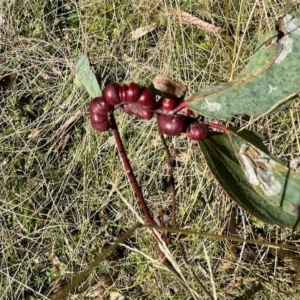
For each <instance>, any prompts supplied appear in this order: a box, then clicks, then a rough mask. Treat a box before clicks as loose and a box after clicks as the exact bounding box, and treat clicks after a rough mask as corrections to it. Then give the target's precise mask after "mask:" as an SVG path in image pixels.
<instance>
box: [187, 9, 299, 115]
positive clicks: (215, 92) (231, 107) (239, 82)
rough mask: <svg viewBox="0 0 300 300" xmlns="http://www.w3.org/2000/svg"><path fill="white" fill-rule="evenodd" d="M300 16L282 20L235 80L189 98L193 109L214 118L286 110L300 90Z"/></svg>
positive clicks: (286, 16) (259, 45) (287, 17)
mask: <svg viewBox="0 0 300 300" xmlns="http://www.w3.org/2000/svg"><path fill="white" fill-rule="evenodd" d="M299 26H300V18H299V17H298V16H296V14H295V17H294V16H292V15H291V14H287V15H285V16H284V17H283V18H281V19H279V20H278V22H277V24H276V28H278V29H277V31H274V32H272V33H270V34H268V35H267V36H266V37H265V38H263V39H262V41H261V42H259V43H258V47H257V49H256V51H255V53H254V55H253V57H252V58H251V59H250V61H249V63H248V65H247V66H246V68H245V69H244V70H243V72H242V73H241V74H240V75H239V76H238V77H237V78H235V79H234V80H233V81H232V82H228V83H224V84H221V85H218V86H213V87H209V88H206V89H204V90H202V91H200V92H197V93H195V94H194V95H192V96H190V97H189V98H188V99H187V100H186V101H187V102H188V103H187V105H188V107H189V108H190V109H192V110H194V111H196V112H198V113H200V114H201V115H204V116H206V117H210V118H216V119H220V118H221V119H231V118H232V117H233V116H234V115H236V114H247V115H251V116H262V115H265V114H267V113H271V112H275V111H278V110H281V109H284V108H285V107H287V105H289V104H290V103H291V101H292V100H291V98H293V97H294V96H295V95H297V94H298V93H299V92H300V84H299V82H300V64H299V61H300V29H299Z"/></svg>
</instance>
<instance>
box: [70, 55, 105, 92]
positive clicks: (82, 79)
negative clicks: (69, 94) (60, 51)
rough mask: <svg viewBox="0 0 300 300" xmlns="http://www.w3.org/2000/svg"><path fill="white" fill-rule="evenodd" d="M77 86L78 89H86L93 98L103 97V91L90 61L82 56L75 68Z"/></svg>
mask: <svg viewBox="0 0 300 300" xmlns="http://www.w3.org/2000/svg"><path fill="white" fill-rule="evenodd" d="M75 72H76V75H75V84H76V85H77V86H78V87H82V86H83V87H84V88H85V89H86V91H87V92H88V94H89V95H90V96H91V97H92V98H96V97H99V96H101V94H102V93H101V90H100V87H99V84H98V81H97V78H96V76H95V74H94V73H93V72H92V70H91V68H90V63H89V59H88V57H87V56H86V55H82V56H81V57H80V58H79V60H78V62H77V63H76V66H75Z"/></svg>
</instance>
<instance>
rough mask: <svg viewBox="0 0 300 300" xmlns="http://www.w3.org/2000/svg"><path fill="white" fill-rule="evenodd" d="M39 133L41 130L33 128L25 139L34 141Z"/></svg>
mask: <svg viewBox="0 0 300 300" xmlns="http://www.w3.org/2000/svg"><path fill="white" fill-rule="evenodd" d="M41 131H42V129H38V128H35V129H33V130H32V131H31V132H30V133H29V134H28V136H27V138H28V139H29V140H32V139H35V138H36V137H37V136H39V134H40V132H41Z"/></svg>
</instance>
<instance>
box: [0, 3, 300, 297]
mask: <svg viewBox="0 0 300 300" xmlns="http://www.w3.org/2000/svg"><path fill="white" fill-rule="evenodd" d="M41 3H42V4H41ZM171 5H174V6H175V7H178V8H181V9H182V10H185V11H187V12H189V13H192V14H194V15H195V16H199V17H201V18H204V19H205V20H206V21H208V22H210V23H213V24H216V25H218V26H220V27H225V25H226V23H228V24H229V25H230V28H231V29H232V35H230V36H229V38H228V39H227V38H226V35H225V34H209V33H204V32H201V31H199V30H197V29H195V28H187V27H184V26H181V25H180V24H179V23H178V22H176V21H175V19H174V18H172V17H171V15H170V14H169V12H170V8H171ZM228 6H229V11H228V15H226V14H225V10H224V1H210V0H205V1H188V2H186V1H177V0H176V1H167V0H165V1H161V6H160V9H157V8H156V7H155V1H142V0H131V1H130V0H126V1H75V0H73V1H72V0H69V1H64V0H62V1H55V0H48V1H38V0H31V1H29V0H25V1H20V0H14V1H5V0H3V1H2V2H1V4H0V24H2V25H0V26H1V28H0V34H1V40H0V77H1V76H2V75H5V74H14V73H16V74H18V77H17V80H16V82H15V84H14V85H13V87H12V89H11V90H9V91H7V92H6V93H5V94H2V96H3V97H2V98H1V99H0V103H1V107H0V179H1V180H0V201H1V202H0V203H1V206H0V207H1V210H0V224H1V226H0V240H1V245H0V253H1V256H0V257H1V261H0V263H1V266H0V295H1V296H0V299H49V298H50V297H51V295H52V294H53V293H54V292H55V291H57V290H59V289H60V287H61V286H62V285H63V284H64V283H66V282H68V281H69V280H70V279H71V278H72V276H73V275H74V274H77V273H78V272H79V271H81V270H83V269H85V268H86V266H87V265H88V264H89V262H90V261H92V260H93V258H94V257H95V256H96V255H98V254H99V253H100V252H101V249H102V247H103V246H105V245H106V244H107V243H111V242H113V241H114V239H115V238H116V237H117V236H118V235H120V234H121V233H122V232H124V231H126V229H128V228H129V227H131V226H132V225H133V224H135V223H136V222H137V221H139V220H140V218H143V216H142V214H141V210H140V208H139V205H138V204H137V201H136V198H135V196H134V193H133V191H132V190H131V188H130V186H129V183H128V180H127V179H126V176H125V175H124V172H123V169H122V164H121V163H120V160H119V157H118V153H117V150H116V147H115V145H114V141H113V139H112V137H111V135H110V134H109V133H105V134H98V133H96V132H94V131H93V130H92V129H91V127H90V125H89V122H88V116H87V113H86V108H87V105H88V102H89V100H90V99H89V98H88V96H87V95H86V94H85V93H84V92H83V91H82V90H78V89H77V88H76V87H75V86H74V84H73V79H74V64H75V62H76V60H77V59H78V57H79V55H80V54H82V53H85V52H88V53H89V55H90V59H91V62H92V63H93V67H94V69H95V71H97V72H98V73H99V76H100V77H101V82H102V88H103V87H104V86H105V84H106V83H107V82H109V81H112V80H114V81H118V82H127V81H135V82H139V83H141V84H145V85H147V84H149V83H150V82H151V81H152V79H153V78H154V77H155V75H157V74H161V75H164V76H167V77H170V78H172V79H175V80H178V81H181V82H183V83H185V84H187V85H188V93H191V92H194V91H196V90H199V89H201V88H203V87H206V86H210V85H216V84H219V83H221V82H226V81H228V80H230V79H232V78H233V77H234V76H235V75H236V74H238V72H239V71H240V70H241V69H242V68H243V67H244V66H245V65H246V64H247V61H248V59H249V57H250V56H251V54H252V52H253V50H254V47H255V45H256V43H257V40H258V38H259V37H260V36H261V35H262V34H263V33H264V32H266V31H268V30H270V29H272V28H273V26H274V21H275V20H276V19H277V18H278V17H279V16H281V15H282V12H283V3H282V1H275V0H258V1H235V0H229V1H228ZM1 19H2V20H4V21H5V22H4V23H1ZM153 22H156V23H157V28H156V30H154V31H152V32H151V33H149V34H147V35H146V36H144V37H142V38H140V39H138V40H136V41H132V40H131V39H130V32H131V31H132V30H134V29H136V28H138V27H139V26H146V25H150V24H152V23H153ZM76 114H77V116H78V118H77V119H76V122H73V123H72V124H71V125H70V126H68V127H63V125H64V124H65V123H66V122H67V121H68V120H69V119H70V118H71V117H73V116H74V115H76ZM116 118H117V121H118V124H119V126H120V131H121V134H122V137H123V138H124V140H125V143H126V147H127V150H128V155H129V158H130V159H131V162H132V166H133V169H134V171H135V172H136V176H137V179H138V181H139V182H140V184H141V186H142V189H143V191H144V193H145V194H144V195H145V197H146V199H147V200H148V203H149V206H150V208H151V209H152V210H153V209H155V208H157V207H162V208H164V209H165V210H166V211H170V207H171V197H170V193H169V191H168V188H167V184H166V183H167V181H168V171H167V166H166V156H165V154H164V151H163V146H162V144H161V141H160V139H159V137H158V134H157V132H156V127H155V126H156V125H155V121H154V120H152V121H150V122H143V121H137V120H135V119H134V118H132V117H128V116H123V115H121V114H118V115H117V116H116ZM231 124H232V125H236V126H248V127H249V128H250V129H252V130H255V131H258V132H260V133H263V134H264V135H265V136H266V137H267V141H266V144H267V146H268V147H269V150H270V151H271V153H272V154H274V155H275V156H277V157H280V158H281V159H283V160H284V161H287V160H289V159H290V158H291V157H293V156H299V151H300V147H299V140H298V136H299V128H298V126H297V125H298V124H299V104H298V103H296V102H295V104H293V105H292V107H290V108H288V109H286V110H284V111H283V112H280V113H277V114H274V115H271V116H267V117H265V118H262V119H259V120H257V121H255V122H253V119H252V118H248V117H245V116H240V117H237V118H236V119H234V120H232V122H231ZM295 124H296V125H295ZM61 128H63V130H59V129H61ZM30 134H31V136H30ZM168 144H169V146H170V148H171V150H173V151H174V152H175V149H176V156H175V158H176V168H175V175H176V179H177V184H176V187H177V190H178V207H177V219H178V224H179V225H180V226H181V227H182V228H185V229H197V230H202V231H207V232H214V233H219V234H225V235H227V234H228V233H235V234H238V235H239V236H240V237H242V238H244V237H247V238H258V237H259V238H261V239H264V240H266V241H278V242H287V241H294V242H295V241H299V235H298V234H296V233H292V232H291V231H290V230H283V229H279V228H276V227H274V226H269V225H265V224H261V223H260V222H258V221H257V220H255V219H254V218H252V217H250V216H249V215H248V214H246V213H245V212H243V211H242V210H240V209H239V208H238V207H236V205H234V204H233V202H232V201H231V200H229V199H228V198H227V197H226V196H225V195H224V193H223V192H222V190H221V189H220V187H219V186H218V185H217V183H216V182H215V180H214V179H213V177H212V175H211V173H210V172H209V170H208V168H207V167H206V165H205V163H204V161H203V157H202V155H201V153H200V150H199V147H198V146H197V145H196V144H194V143H191V142H189V141H187V139H186V138H185V137H184V136H181V137H179V138H168ZM183 244H184V247H185V249H186V251H187V257H188V258H189V261H190V264H191V266H192V267H193V269H194V271H195V272H196V273H197V275H198V277H199V278H200V280H201V281H202V282H203V284H204V285H205V287H206V288H207V289H208V290H209V291H210V293H211V294H212V295H215V296H217V297H218V299H249V298H250V296H249V295H250V293H251V292H254V291H255V288H256V287H257V284H258V283H261V284H262V286H261V290H260V291H258V292H257V293H256V294H255V295H254V297H253V299H298V296H297V293H299V285H298V284H297V276H298V272H299V267H298V265H299V255H298V254H299V253H292V252H288V253H285V252H275V251H273V250H271V249H269V248H267V247H260V246H255V245H247V244H231V243H228V242H225V241H224V242H222V241H221V242H220V241H216V240H213V239H209V238H207V239H205V238H199V237H195V236H188V237H185V238H184V239H183ZM170 250H171V252H172V255H173V258H174V260H176V261H177V263H178V265H179V266H180V268H181V270H182V272H183V274H184V275H185V276H186V278H187V281H188V283H189V285H190V286H191V287H192V288H193V289H195V290H197V291H198V293H199V294H200V295H202V296H201V297H202V299H206V298H205V297H206V296H205V295H204V294H203V292H202V291H201V290H200V289H199V286H198V285H197V282H196V281H195V280H194V279H193V277H192V276H191V274H190V272H189V271H188V270H186V268H185V266H184V263H183V261H182V259H181V254H180V251H179V249H178V246H177V243H176V241H175V240H174V239H173V242H172V243H171V245H170ZM91 287H97V289H98V291H99V295H98V296H95V294H94V295H93V294H92V293H91ZM113 292H118V293H120V294H122V295H124V296H125V297H126V299H189V297H190V296H189V295H187V294H186V292H185V291H184V290H183V289H182V288H181V287H180V285H179V284H178V283H177V281H176V279H175V278H174V277H173V276H172V275H171V274H170V273H169V272H168V271H167V270H165V269H163V268H162V267H161V265H160V263H159V260H158V258H157V249H156V247H155V244H154V242H153V238H152V236H151V233H150V232H149V231H146V230H140V231H137V232H136V234H135V235H134V236H133V237H132V238H130V239H129V240H128V241H127V242H126V244H125V245H123V247H121V248H120V250H119V251H118V252H117V253H115V254H114V255H112V256H111V257H110V259H109V261H107V262H106V263H103V264H101V265H100V266H99V267H98V268H97V269H95V271H94V272H93V274H91V276H90V277H89V278H88V280H87V282H85V283H84V284H83V285H81V286H80V287H78V289H77V290H76V291H75V293H74V295H73V296H70V297H69V299H109V298H110V297H112V295H113ZM245 293H249V294H245ZM241 295H244V296H245V297H244V298H238V297H239V296H241ZM97 297H98V298H97ZM299 298H300V297H299Z"/></svg>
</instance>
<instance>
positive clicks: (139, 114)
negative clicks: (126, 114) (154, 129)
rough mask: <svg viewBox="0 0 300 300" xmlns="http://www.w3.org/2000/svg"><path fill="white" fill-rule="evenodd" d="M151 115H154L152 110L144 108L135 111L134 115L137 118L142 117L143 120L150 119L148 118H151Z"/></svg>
mask: <svg viewBox="0 0 300 300" xmlns="http://www.w3.org/2000/svg"><path fill="white" fill-rule="evenodd" d="M153 115H154V114H153V112H151V111H146V110H142V111H139V112H135V116H136V117H137V118H140V119H144V120H150V119H152V117H153Z"/></svg>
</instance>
